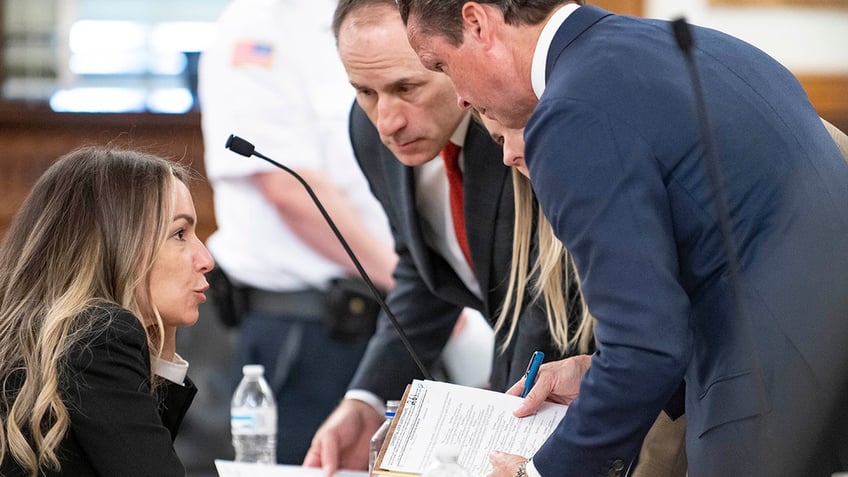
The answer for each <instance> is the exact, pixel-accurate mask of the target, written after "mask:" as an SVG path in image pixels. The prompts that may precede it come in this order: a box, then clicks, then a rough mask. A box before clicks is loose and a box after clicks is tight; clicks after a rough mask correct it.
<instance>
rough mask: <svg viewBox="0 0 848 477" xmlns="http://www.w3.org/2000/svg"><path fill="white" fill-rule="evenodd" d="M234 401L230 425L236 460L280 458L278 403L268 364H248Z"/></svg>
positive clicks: (266, 460) (261, 461)
mask: <svg viewBox="0 0 848 477" xmlns="http://www.w3.org/2000/svg"><path fill="white" fill-rule="evenodd" d="M242 373H243V377H242V378H241V382H240V383H239V385H238V387H237V388H236V392H235V393H233V400H232V402H231V403H230V428H231V431H232V435H233V447H234V448H235V451H236V461H239V462H256V463H261V464H274V463H276V461H277V403H276V402H275V401H274V396H273V394H272V393H271V387H270V386H268V382H267V381H265V378H264V376H263V375H264V374H265V368H264V367H263V366H262V365H259V364H248V365H246V366H244V367H243V368H242Z"/></svg>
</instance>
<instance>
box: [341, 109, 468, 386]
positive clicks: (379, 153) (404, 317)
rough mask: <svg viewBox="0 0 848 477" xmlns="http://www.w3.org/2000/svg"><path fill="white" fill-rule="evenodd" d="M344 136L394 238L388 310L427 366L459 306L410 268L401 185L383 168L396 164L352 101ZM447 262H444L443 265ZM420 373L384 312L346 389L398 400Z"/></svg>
mask: <svg viewBox="0 0 848 477" xmlns="http://www.w3.org/2000/svg"><path fill="white" fill-rule="evenodd" d="M350 135H351V143H352V145H353V149H354V152H355V154H356V159H357V161H358V162H359V165H360V167H361V168H362V171H363V173H364V174H365V177H366V178H367V179H368V183H369V185H370V187H371V191H372V192H373V193H374V195H375V197H377V200H379V201H380V203H381V205H382V206H383V209H384V210H385V211H386V215H387V216H388V218H389V224H390V225H391V228H392V235H393V236H394V241H395V250H396V252H397V254H398V257H399V260H398V264H397V266H396V268H395V271H394V279H395V286H394V288H393V289H392V290H391V291H390V292H389V294H388V296H387V297H386V302H387V305H388V306H389V309H390V310H392V312H393V313H394V314H395V316H396V317H397V319H398V321H399V322H400V324H401V327H402V328H403V330H404V332H405V333H406V335H407V337H408V338H409V341H410V342H411V343H412V346H413V347H414V349H415V351H416V352H417V354H418V355H419V357H420V358H421V360H422V361H423V362H424V365H425V366H427V367H428V368H429V369H432V365H433V364H434V363H436V361H437V360H438V359H439V356H440V355H441V351H442V348H444V346H445V343H446V342H447V340H448V338H449V337H450V334H451V332H452V331H453V326H454V324H455V323H456V319H457V317H458V316H459V313H460V312H461V311H462V306H459V305H457V304H454V303H449V302H447V301H445V300H443V299H441V298H439V297H438V296H436V295H435V294H434V293H433V292H432V291H431V290H430V289H429V287H428V286H427V284H426V283H425V282H424V281H423V279H422V276H421V272H420V270H419V269H418V268H417V267H416V265H415V262H414V260H413V258H412V256H411V253H410V251H409V248H408V246H407V243H406V241H405V239H404V235H403V234H402V233H400V232H399V228H400V227H401V225H400V223H401V221H403V220H406V219H407V218H408V215H409V214H411V213H412V212H411V211H407V210H403V209H402V206H401V205H400V204H396V203H394V202H393V201H392V200H391V198H390V194H389V192H390V190H392V188H399V187H402V186H403V184H395V183H389V182H388V180H387V177H389V176H390V174H387V173H386V170H385V168H386V167H402V166H400V165H399V164H396V163H390V164H387V163H385V162H384V161H397V159H395V158H394V157H390V156H389V155H388V153H387V152H386V151H385V150H384V147H383V146H382V143H381V142H380V138H379V136H378V134H377V132H376V130H375V129H374V127H373V125H372V124H371V122H370V121H369V120H368V118H367V117H366V116H365V113H364V112H363V111H362V110H361V109H360V108H359V107H358V106H357V105H356V104H355V103H354V105H353V108H352V110H351V116H350ZM445 266H447V265H445ZM421 377H422V374H421V372H420V371H419V370H418V367H417V366H416V365H415V361H414V360H413V359H412V358H411V357H410V355H409V353H408V352H407V350H406V348H405V347H404V346H403V343H402V342H401V340H400V338H399V337H398V335H397V332H396V331H395V330H394V328H393V327H392V325H391V323H390V322H389V320H388V317H387V316H385V313H381V314H380V318H379V321H378V326H377V330H376V332H375V334H374V335H373V336H372V337H371V340H370V341H369V343H368V348H367V351H366V352H365V355H364V357H363V358H362V361H361V362H360V365H359V368H358V369H357V372H356V374H355V376H354V378H353V380H352V381H351V383H350V386H349V388H350V389H362V390H366V391H370V392H372V393H374V394H376V395H378V396H380V397H381V398H383V399H400V398H401V396H402V395H403V391H404V389H405V387H406V385H407V384H409V383H410V382H411V381H412V380H413V379H415V378H421Z"/></svg>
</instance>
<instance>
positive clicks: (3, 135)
mask: <svg viewBox="0 0 848 477" xmlns="http://www.w3.org/2000/svg"><path fill="white" fill-rule="evenodd" d="M91 144H114V145H116V146H120V147H124V148H132V149H139V150H143V151H145V152H149V153H153V154H157V155H159V156H163V157H166V158H169V159H173V160H176V161H178V162H180V163H182V164H184V165H187V166H190V167H191V169H192V170H194V171H196V172H197V179H196V180H195V181H194V183H193V184H192V189H193V190H192V193H193V195H194V201H195V207H196V209H197V215H198V233H199V234H200V236H201V238H203V239H204V240H205V239H206V238H207V237H208V235H209V234H210V233H212V231H214V230H215V217H214V212H213V210H212V190H211V188H210V187H209V185H208V183H207V182H206V178H205V173H204V170H203V141H202V136H201V133H200V116H199V114H198V113H196V112H194V113H191V114H187V115H158V114H127V115H124V114H120V115H115V114H59V113H53V112H51V111H49V110H47V109H46V107H38V108H35V109H27V108H16V109H15V108H12V109H4V110H2V111H0V151H2V154H0V236H2V234H3V233H5V231H6V229H7V227H8V225H9V223H10V221H11V220H12V217H13V216H14V214H15V213H16V211H17V209H18V207H19V206H20V204H21V203H22V202H23V200H24V198H25V197H26V195H27V194H28V193H29V189H30V188H31V187H32V185H33V184H34V183H35V181H36V180H37V179H38V177H39V176H40V175H41V174H42V173H43V172H44V170H45V169H47V167H49V165H50V164H51V163H52V162H53V161H54V160H55V159H57V158H58V157H59V156H61V155H62V154H65V153H66V152H69V151H71V150H73V149H75V148H77V147H79V146H82V145H91Z"/></svg>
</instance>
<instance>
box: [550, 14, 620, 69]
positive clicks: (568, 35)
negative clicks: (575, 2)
mask: <svg viewBox="0 0 848 477" xmlns="http://www.w3.org/2000/svg"><path fill="white" fill-rule="evenodd" d="M609 15H612V13H610V12H607V11H605V10H601V9H600V8H598V7H593V6H591V5H584V6H582V7H580V8H578V9H577V10H575V11H574V12H572V13H571V15H569V16H568V18H567V19H566V20H565V23H563V24H562V26H560V27H559V30H557V32H556V35H554V39H553V41H551V48H550V49H549V50H548V58H547V61H546V63H545V82H547V81H548V79H549V78H548V77H549V75H550V74H551V71H552V70H553V64H554V63H556V61H557V58H559V55H560V54H562V52H563V50H565V49H566V48H567V47H568V45H570V44H571V42H572V41H574V40H575V39H577V37H579V36H580V35H582V34H583V32H584V31H586V30H587V29H589V27H591V26H592V25H594V24H595V23H597V22H599V21H600V20H601V19H602V18H604V17H606V16H609Z"/></svg>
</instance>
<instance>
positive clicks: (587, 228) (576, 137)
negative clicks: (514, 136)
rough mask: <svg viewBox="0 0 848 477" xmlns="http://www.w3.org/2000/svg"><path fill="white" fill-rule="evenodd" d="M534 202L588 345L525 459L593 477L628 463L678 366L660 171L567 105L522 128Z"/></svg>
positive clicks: (680, 334) (607, 126)
mask: <svg viewBox="0 0 848 477" xmlns="http://www.w3.org/2000/svg"><path fill="white" fill-rule="evenodd" d="M527 145H528V148H527V160H528V166H529V168H530V173H531V177H532V178H533V186H534V188H535V190H536V192H537V195H538V198H539V203H540V205H541V207H542V209H543V210H544V211H545V214H546V215H547V217H548V219H549V220H550V221H551V223H552V224H553V226H554V228H555V230H556V233H557V235H558V237H559V238H560V239H561V240H563V241H564V243H565V244H566V246H567V247H568V248H569V249H570V251H571V252H572V253H573V254H574V259H575V263H576V266H577V269H578V271H579V273H580V276H581V278H582V281H583V283H582V285H583V291H584V293H585V297H586V301H587V303H588V306H589V311H590V312H591V313H592V315H594V316H595V317H596V318H597V327H596V329H595V333H596V337H597V339H598V342H599V348H598V351H597V352H596V354H595V356H594V357H593V360H592V366H591V368H590V370H589V372H588V373H587V374H586V376H585V378H584V380H583V383H582V386H581V390H580V395H579V397H578V398H577V400H575V401H574V402H573V404H572V405H571V408H570V410H569V412H568V414H567V415H566V417H565V419H564V420H563V421H562V422H561V424H560V425H559V427H558V428H557V429H556V431H555V432H554V434H553V435H552V436H551V438H550V439H549V440H548V441H547V442H546V443H545V445H544V446H543V447H542V448H541V449H540V450H539V452H538V453H537V454H536V456H535V457H534V462H535V465H536V467H537V468H538V469H539V471H540V472H541V473H542V475H556V474H557V469H563V468H567V469H572V470H573V471H574V473H569V475H596V474H597V473H598V472H599V471H601V470H602V469H603V468H605V466H608V465H609V462H611V461H613V460H616V459H621V460H623V461H625V462H628V461H629V460H631V459H632V458H633V457H635V456H636V454H637V453H638V450H639V448H640V445H641V442H642V439H643V438H644V436H645V434H646V433H647V431H648V429H649V428H650V426H651V423H652V422H653V420H654V419H655V418H656V416H657V414H658V413H659V411H660V409H661V408H662V407H663V405H664V404H665V403H666V402H667V401H668V399H669V398H670V397H671V395H672V394H673V393H674V391H675V390H676V389H677V388H678V386H679V385H680V383H681V381H682V379H683V375H684V372H685V369H686V366H687V363H688V361H689V356H690V349H691V335H690V332H689V327H688V315H689V300H688V297H687V295H686V293H685V290H684V289H683V288H682V287H681V285H680V283H679V277H678V260H677V250H676V245H675V240H674V236H673V231H672V230H673V224H672V220H671V217H672V215H671V210H670V205H669V202H668V195H667V192H666V184H665V183H664V172H665V171H663V170H662V168H661V167H660V165H659V163H658V162H657V161H656V160H655V158H654V157H653V154H652V151H651V148H650V147H649V145H648V144H646V142H645V141H644V140H643V139H642V138H641V137H639V135H638V134H637V133H635V132H634V129H633V128H631V127H629V125H628V124H625V123H624V122H622V121H619V120H616V119H613V118H611V117H609V116H608V115H606V114H604V113H603V112H602V111H599V110H598V109H597V108H593V107H592V106H591V105H588V104H585V103H581V102H578V101H574V100H570V99H557V100H553V101H547V102H545V103H542V104H540V106H539V108H538V109H537V111H536V113H534V116H533V119H532V121H531V123H530V124H529V125H528V129H527Z"/></svg>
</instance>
